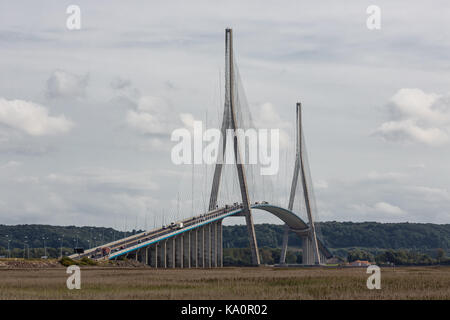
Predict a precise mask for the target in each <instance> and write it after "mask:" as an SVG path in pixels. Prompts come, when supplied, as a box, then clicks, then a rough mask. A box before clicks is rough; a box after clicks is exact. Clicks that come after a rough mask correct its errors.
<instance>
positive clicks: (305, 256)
mask: <svg viewBox="0 0 450 320" xmlns="http://www.w3.org/2000/svg"><path fill="white" fill-rule="evenodd" d="M308 256H309V253H308V237H307V236H304V237H302V264H304V265H307V264H308V263H309V258H308Z"/></svg>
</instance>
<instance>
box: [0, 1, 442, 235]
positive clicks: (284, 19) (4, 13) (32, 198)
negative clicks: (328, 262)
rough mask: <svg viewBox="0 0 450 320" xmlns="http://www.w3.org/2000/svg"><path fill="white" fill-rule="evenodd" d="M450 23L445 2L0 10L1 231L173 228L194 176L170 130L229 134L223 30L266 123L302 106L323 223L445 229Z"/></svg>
mask: <svg viewBox="0 0 450 320" xmlns="http://www.w3.org/2000/svg"><path fill="white" fill-rule="evenodd" d="M71 4H76V5H78V6H79V7H80V9H81V30H68V29H67V28H66V19H67V17H68V16H69V15H68V14H66V8H67V7H68V6H69V5H71ZM371 4H376V5H378V6H379V7H380V9H381V29H380V30H369V29H368V28H367V26H366V19H367V17H368V14H367V13H366V9H367V7H368V6H369V5H371ZM449 17H450V5H449V3H448V1H433V3H432V4H429V3H426V2H419V1H416V2H412V1H395V3H393V2H392V1H360V0H358V1H346V2H345V5H343V4H342V2H337V1H320V4H316V2H313V1H298V0H297V1H233V0H229V1H221V2H216V3H215V2H214V1H189V5H188V4H187V2H186V1H164V2H163V1H47V0H46V1H44V0H43V1H39V2H35V1H1V2H0V70H1V72H0V223H1V224H30V223H45V224H61V225H72V224H74V225H97V226H113V227H116V228H119V229H123V228H125V227H126V228H128V229H130V228H134V227H136V226H137V227H141V228H144V227H145V226H147V227H151V226H153V224H155V223H157V224H158V223H161V222H162V216H163V215H165V216H166V218H165V219H166V220H165V222H167V221H168V220H171V219H172V218H174V217H176V216H175V215H178V211H177V212H176V213H174V212H173V210H174V209H173V208H176V207H177V206H178V203H180V202H181V203H182V206H183V207H184V204H185V202H183V201H187V199H188V198H189V197H190V196H191V190H190V188H189V187H186V186H185V185H183V184H182V183H181V182H186V183H187V184H188V185H190V183H191V182H192V181H191V180H190V174H191V168H190V167H189V166H188V167H185V166H176V165H174V164H172V163H171V161H170V150H171V148H172V146H173V142H171V141H170V133H171V131H172V130H173V129H175V128H178V127H182V126H184V125H186V121H185V120H186V119H199V120H203V121H206V122H207V123H208V124H209V125H210V126H214V125H216V126H217V123H219V116H220V115H221V114H222V108H223V106H222V104H221V103H222V102H223V94H224V89H223V88H222V87H223V72H224V56H223V55H224V29H225V28H226V27H232V28H233V31H234V40H235V54H236V58H237V60H238V64H239V68H240V74H241V77H242V80H243V84H244V86H245V89H246V96H247V99H248V102H249V105H250V107H251V109H252V110H253V112H254V115H255V118H256V120H259V121H260V123H263V124H264V125H266V126H267V127H277V128H281V129H283V128H286V131H289V130H288V129H292V128H293V126H294V123H293V119H294V114H295V103H296V102H297V101H299V100H301V101H302V103H303V105H304V118H303V119H304V130H305V136H306V139H307V144H308V152H309V159H310V165H311V173H312V177H313V180H314V185H315V194H316V199H317V203H318V209H319V214H320V217H321V219H322V220H337V221H380V222H400V221H409V222H433V223H450V169H449V165H448V163H449V160H450V86H449V85H450V21H449ZM291 131H292V130H291ZM289 169H290V168H289ZM195 170H197V171H198V172H203V171H202V170H203V169H201V168H196V169H195ZM206 170H210V169H206ZM206 172H209V171H206ZM289 179H290V178H288V180H289ZM190 181H191V182H190ZM284 184H285V185H286V183H284ZM203 185H205V187H203ZM195 186H196V189H194V191H195V195H194V197H198V198H199V202H200V203H201V202H202V201H203V202H204V199H205V198H207V196H208V193H209V186H207V181H206V182H205V181H203V180H202V181H200V180H197V181H195ZM201 192H203V194H202V193H201ZM202 199H203V200H202ZM236 201H238V199H236ZM169 207H171V208H172V209H170V210H172V211H170V210H169V209H168V208H169ZM199 207H201V205H199ZM177 210H178V209H177ZM180 211H182V212H181V213H179V215H181V216H189V215H190V214H191V211H190V209H189V210H184V209H180ZM237 220H238V219H235V220H233V223H234V222H237ZM255 220H256V222H257V223H258V222H273V223H280V221H277V220H276V219H275V218H273V217H270V216H269V215H268V214H263V213H255Z"/></svg>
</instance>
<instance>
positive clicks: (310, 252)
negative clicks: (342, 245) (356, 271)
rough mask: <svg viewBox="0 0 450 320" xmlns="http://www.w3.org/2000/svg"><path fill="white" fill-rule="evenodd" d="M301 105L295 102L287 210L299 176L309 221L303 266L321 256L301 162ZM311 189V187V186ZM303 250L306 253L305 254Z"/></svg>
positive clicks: (283, 256) (286, 233)
mask: <svg viewBox="0 0 450 320" xmlns="http://www.w3.org/2000/svg"><path fill="white" fill-rule="evenodd" d="M302 130H303V129H302V105H301V103H300V102H297V105H296V142H297V143H296V154H295V167H294V175H293V177H292V184H291V193H290V195H289V205H288V209H289V210H291V211H292V209H293V207H294V200H295V194H296V191H297V183H298V179H299V175H300V179H301V182H302V187H303V197H304V199H305V205H306V213H307V215H308V221H309V235H308V236H307V237H302V242H303V250H304V251H303V264H320V263H321V255H320V253H319V248H318V244H317V236H316V230H315V225H314V217H313V215H312V212H311V203H310V190H309V189H308V188H309V186H308V185H307V183H306V173H305V163H304V160H303V152H302ZM311 187H312V186H311ZM288 236H289V227H288V226H287V225H285V226H284V234H283V244H282V248H281V255H280V264H284V263H286V251H287V247H288ZM305 250H306V251H307V253H306V254H305Z"/></svg>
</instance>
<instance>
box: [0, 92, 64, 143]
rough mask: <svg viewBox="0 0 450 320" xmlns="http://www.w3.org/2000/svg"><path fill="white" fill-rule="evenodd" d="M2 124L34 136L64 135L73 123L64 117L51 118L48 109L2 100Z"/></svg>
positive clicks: (29, 103)
mask: <svg viewBox="0 0 450 320" xmlns="http://www.w3.org/2000/svg"><path fill="white" fill-rule="evenodd" d="M0 124H3V125H6V126H8V127H11V128H14V129H17V130H20V131H23V132H25V133H27V134H29V135H32V136H43V135H51V134H58V133H64V132H67V131H69V130H70V129H71V128H72V127H73V123H72V122H71V121H70V120H68V119H66V117H65V116H64V115H60V116H56V117H53V116H50V115H49V114H48V110H47V108H46V107H44V106H41V105H39V104H37V103H34V102H30V101H24V100H6V99H4V98H0Z"/></svg>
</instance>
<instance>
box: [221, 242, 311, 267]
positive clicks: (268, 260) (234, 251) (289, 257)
mask: <svg viewBox="0 0 450 320" xmlns="http://www.w3.org/2000/svg"><path fill="white" fill-rule="evenodd" d="M280 254H281V249H280V248H268V247H264V248H261V247H260V248H259V256H260V259H261V263H262V264H267V265H273V264H277V263H278V262H279V261H280ZM286 262H287V263H292V264H296V263H301V262H302V252H301V251H300V250H296V251H292V250H288V251H287V253H286ZM223 264H224V266H249V265H251V254H250V249H249V248H224V249H223Z"/></svg>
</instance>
